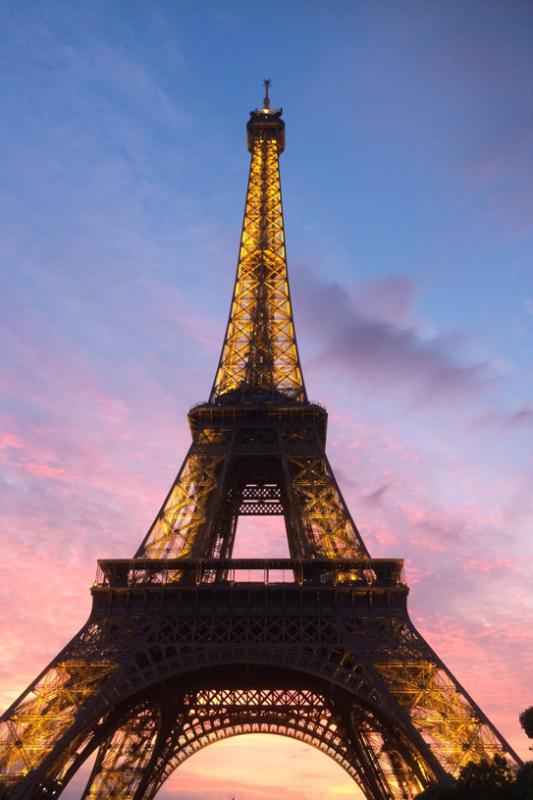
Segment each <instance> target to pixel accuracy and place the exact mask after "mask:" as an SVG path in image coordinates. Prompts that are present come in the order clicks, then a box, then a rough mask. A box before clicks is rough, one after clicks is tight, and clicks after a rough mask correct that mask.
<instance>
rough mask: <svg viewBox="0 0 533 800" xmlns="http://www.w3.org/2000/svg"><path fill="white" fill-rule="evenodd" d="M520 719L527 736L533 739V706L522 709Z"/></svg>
mask: <svg viewBox="0 0 533 800" xmlns="http://www.w3.org/2000/svg"><path fill="white" fill-rule="evenodd" d="M518 719H519V720H520V725H521V726H522V728H523V729H524V732H525V734H526V736H527V737H528V738H529V739H533V706H529V708H526V710H525V711H522V713H521V714H520V716H519V717H518Z"/></svg>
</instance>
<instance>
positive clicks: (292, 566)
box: [94, 558, 404, 588]
mask: <svg viewBox="0 0 533 800" xmlns="http://www.w3.org/2000/svg"><path fill="white" fill-rule="evenodd" d="M176 583H180V584H183V585H197V586H198V585H205V584H215V585H228V584H229V585H233V584H239V585H241V584H248V585H254V586H258V585H265V586H276V585H283V584H296V585H298V586H316V587H322V586H344V587H354V588H355V587H359V588H360V587H376V588H377V587H380V586H383V587H386V586H402V585H404V577H403V560H402V559H384V558H372V559H371V558H367V559H309V560H306V561H301V560H295V559H290V558H267V559H264V558H233V559H200V558H198V559H179V558H174V559H148V558H134V559H101V560H99V561H98V571H97V574H96V580H95V583H94V586H95V588H96V587H102V588H107V587H117V588H120V587H123V588H127V587H133V586H165V585H167V584H176Z"/></svg>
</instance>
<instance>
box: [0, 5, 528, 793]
mask: <svg viewBox="0 0 533 800" xmlns="http://www.w3.org/2000/svg"><path fill="white" fill-rule="evenodd" d="M0 10H1V19H2V23H1V24H2V36H1V43H0V63H1V71H0V74H1V78H0V85H1V89H0V91H1V98H0V99H1V122H0V131H1V141H2V151H3V152H2V159H1V161H0V218H1V220H2V231H3V233H2V238H1V243H0V255H1V260H2V264H1V284H0V330H1V341H2V346H1V349H0V391H1V398H0V459H1V471H0V518H1V521H2V525H1V529H0V530H1V534H0V535H1V537H2V580H1V582H0V603H1V608H2V612H3V613H2V623H1V624H2V636H1V639H0V655H1V661H0V705H1V707H2V708H3V707H5V706H7V705H8V704H9V703H11V702H12V701H13V700H14V699H15V697H16V696H17V695H18V694H19V693H20V692H21V691H22V690H23V689H24V688H25V686H26V685H27V684H28V683H29V682H30V681H31V680H32V679H33V678H34V677H35V675H36V674H37V673H38V672H39V671H40V670H41V669H42V668H43V667H44V666H45V665H46V664H47V663H48V661H50V659H51V658H52V657H53V656H54V655H55V654H56V653H57V651H58V650H59V649H60V648H61V647H62V646H63V645H64V644H65V643H66V642H67V641H68V639H69V638H70V637H71V636H72V635H73V634H74V633H75V632H76V631H77V630H78V628H79V627H80V626H81V625H82V624H83V622H84V621H85V619H86V617H87V615H88V612H89V608H90V595H89V587H90V584H91V583H92V581H93V579H94V574H95V568H96V559H97V558H98V557H128V556H129V555H132V554H133V552H134V551H135V549H136V548H137V546H138V544H139V543H140V541H141V539H142V537H143V536H144V534H145V532H146V529H147V528H148V526H149V524H150V523H151V521H152V519H153V516H154V515H155V513H156V511H157V510H158V508H159V506H160V503H161V501H162V499H163V497H164V496H165V494H166V492H167V490H168V487H169V485H170V484H171V482H172V480H173V479H174V476H175V473H176V472H177V469H178V466H179V464H180V463H181V460H182V458H183V456H184V455H185V452H186V448H187V447H188V444H189V440H190V437H189V433H188V429H187V424H186V413H187V410H188V408H189V407H190V406H191V405H193V404H194V403H197V402H199V401H201V400H205V399H206V398H207V395H208V392H209V389H210V386H211V382H212V379H213V375H214V371H215V367H216V363H217V359H218V355H219V351H220V345H221V341H222V336H223V332H224V325H225V321H226V318H227V313H228V308H229V301H230V294H231V289H232V282H233V277H234V271H235V262H236V256H237V247H238V239H239V233H240V225H241V220H242V209H243V201H244V193H245V188H246V179H247V170H248V159H249V155H248V153H247V151H246V144H245V123H246V121H247V118H248V112H249V111H250V109H251V108H253V107H255V106H256V105H258V104H259V103H260V101H261V97H262V91H261V90H262V87H261V81H262V79H263V78H264V77H269V78H271V79H272V91H271V95H272V101H273V104H274V105H281V106H283V109H284V119H285V121H286V125H287V146H286V152H285V153H284V155H283V156H282V162H281V168H282V182H283V191H284V210H285V223H286V234H287V249H288V260H289V271H290V278H291V288H292V293H293V299H294V312H295V322H296V329H297V334H298V340H299V346H300V352H301V356H302V361H303V369H304V375H305V379H306V383H307V389H308V392H309V394H310V396H311V398H312V399H316V400H318V401H319V402H321V403H322V404H324V405H325V406H326V407H327V408H328V411H329V415H330V416H329V439H328V453H329V456H330V460H331V461H332V464H333V467H334V469H335V472H336V475H337V478H338V480H339V482H340V484H341V488H342V490H343V491H344V493H345V496H346V498H347V500H348V502H349V504H350V507H351V509H352V511H353V514H354V517H355V519H356V521H357V523H358V525H359V528H360V530H361V532H362V534H363V537H364V538H365V541H366V544H367V545H368V547H369V549H370V551H371V553H372V555H374V556H376V557H385V556H390V557H403V558H405V560H406V575H407V580H408V583H409V585H410V587H411V595H410V610H411V615H412V618H413V620H414V622H415V624H416V625H417V627H418V628H419V630H420V631H421V632H422V633H423V634H424V635H425V636H426V637H427V639H428V640H429V642H430V643H431V645H432V646H433V647H434V648H435V649H436V650H437V652H438V653H439V655H440V656H441V657H442V658H443V659H444V660H445V662H446V664H447V665H448V667H450V668H451V669H452V671H453V672H454V673H455V675H456V676H457V678H458V679H459V680H460V681H461V682H462V683H463V685H464V686H465V688H466V689H467V690H468V691H470V692H471V693H472V694H473V696H474V698H475V699H476V701H477V702H478V703H479V704H480V706H481V707H482V708H483V709H484V710H485V711H486V712H487V713H488V715H489V716H490V718H491V719H492V721H493V722H494V723H495V724H496V725H497V726H498V728H499V729H500V731H501V732H502V733H503V735H504V736H506V738H507V739H508V740H509V741H510V743H511V744H512V745H513V746H514V747H515V748H516V750H517V751H518V752H519V754H520V755H521V756H522V757H523V758H526V757H528V744H529V742H528V740H527V739H526V738H525V736H524V735H523V733H522V731H521V729H520V727H519V725H518V720H517V716H518V713H519V712H520V711H521V710H523V709H524V708H525V707H526V706H527V705H532V704H533V680H532V672H533V667H532V664H533V561H532V558H533V535H532V532H533V489H532V486H533V458H532V444H533V400H532V397H533V394H532V390H533V190H532V187H533V103H532V101H531V87H532V86H533V55H532V48H531V43H532V41H533V5H532V4H531V2H529V0H527V1H526V2H521V1H520V0H513V2H503V1H502V2H500V1H499V0H482V2H476V0H469V2H467V3H465V2H464V0H447V1H446V2H437V1H436V2H431V3H430V2H426V1H423V2H416V1H415V0H406V2H404V3H398V2H396V0H391V1H390V2H386V1H385V0H360V2H355V3H354V2H352V0H328V2H320V1H319V0H301V2H300V1H299V0H285V1H284V2H278V1H277V0H270V1H269V2H264V3H251V2H240V0H234V1H232V0H218V1H217V0H215V1H214V2H208V0H200V2H197V1H196V0H191V2H186V0H173V1H172V0H146V1H145V2H141V1H140V0H105V1H104V0H102V1H101V0H91V2H82V0H63V2H60V1H59V0H54V1H52V2H50V1H47V0H41V1H40V2H38V3H35V2H31V0H0ZM283 536H284V534H283V532H282V531H281V530H280V527H279V525H278V523H277V522H276V521H275V524H274V523H273V522H272V521H266V522H265V521H264V520H263V522H261V524H260V525H258V526H256V527H252V526H250V525H249V524H248V525H247V526H246V527H242V528H241V529H240V530H239V531H238V534H237V548H238V552H239V553H240V554H257V555H261V556H268V555H277V554H280V555H281V554H284V553H285V552H286V550H285V544H284V541H283ZM529 755H530V754H529ZM82 782H83V776H82V777H80V779H79V780H77V781H76V783H75V785H74V784H73V786H72V787H71V788H69V790H68V791H67V792H65V794H64V797H65V798H66V800H75V798H79V795H80V787H81V785H82ZM353 786H354V785H353V784H352V783H351V781H350V779H349V778H348V777H347V776H346V774H345V773H344V772H343V771H342V770H341V769H340V768H339V767H338V766H337V765H335V764H334V763H333V762H332V761H331V760H329V759H328V758H327V757H326V756H324V755H323V754H321V753H318V752H315V751H312V750H311V749H310V748H308V747H306V746H304V745H302V744H299V743H295V742H292V741H288V740H286V739H282V738H279V737H259V736H255V737H253V736H252V737H240V738H235V739H232V740H229V741H226V742H224V743H222V744H217V745H214V746H212V747H210V748H207V749H206V750H204V751H203V752H202V753H201V754H199V755H197V756H194V757H193V758H192V759H191V760H190V761H189V762H187V763H186V764H185V765H184V767H183V768H182V769H181V770H179V771H177V772H176V773H175V774H174V775H173V777H172V779H171V780H170V781H169V782H168V784H167V785H166V786H165V788H164V790H163V791H162V792H161V795H160V796H161V797H164V798H165V800H178V798H180V799H181V800H220V798H224V799H225V800H230V798H231V797H233V796H235V797H236V798H237V800H266V798H272V796H274V795H275V796H276V797H277V798H279V800H296V799H297V798H302V797H304V796H305V797H306V798H308V799H309V800H318V799H319V798H326V800H328V799H329V800H334V799H335V797H337V796H339V795H347V796H350V795H351V796H354V797H355V796H356V793H355V790H354V788H353Z"/></svg>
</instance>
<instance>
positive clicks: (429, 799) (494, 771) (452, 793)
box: [418, 754, 531, 800]
mask: <svg viewBox="0 0 533 800" xmlns="http://www.w3.org/2000/svg"><path fill="white" fill-rule="evenodd" d="M524 780H525V781H527V776H526V778H525V779H524ZM418 797H419V798H420V800H515V799H516V800H522V799H521V796H520V795H517V794H516V792H515V780H514V773H513V771H512V769H511V768H510V767H509V765H508V763H507V761H506V760H505V758H504V757H503V756H500V755H498V754H497V755H495V756H494V758H493V759H492V761H488V760H487V759H483V760H482V761H480V762H479V763H478V764H476V763H474V762H471V763H470V764H467V765H466V766H465V767H463V768H462V770H461V772H460V774H459V777H458V779H457V783H456V785H455V786H453V787H446V788H440V787H431V788H430V789H426V791H425V792H422V794H421V795H418ZM528 800H531V798H528Z"/></svg>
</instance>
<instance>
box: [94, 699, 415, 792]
mask: <svg viewBox="0 0 533 800" xmlns="http://www.w3.org/2000/svg"><path fill="white" fill-rule="evenodd" d="M154 707H155V706H154ZM165 708H166V709H167V710H168V709H169V708H173V709H174V712H175V720H173V721H171V720H170V719H169V720H168V724H167V725H161V723H160V724H159V726H158V735H157V740H156V738H155V737H153V721H152V720H150V719H149V717H148V716H147V715H144V716H141V715H140V714H139V713H138V712H137V713H136V714H135V715H134V716H133V717H132V718H131V719H130V720H129V721H128V722H127V723H126V724H125V725H124V726H123V727H122V728H121V729H120V731H117V732H116V733H115V734H114V736H113V737H112V738H111V739H110V740H109V742H108V743H106V745H105V746H103V748H102V753H103V755H102V756H101V757H100V758H99V760H98V762H97V766H96V767H95V770H94V772H93V776H91V779H90V781H89V784H88V787H87V789H86V792H85V794H84V800H85V798H91V800H107V798H108V797H120V798H125V800H141V798H146V799H147V800H148V798H153V797H154V796H155V795H156V793H157V792H158V791H159V789H160V788H161V787H162V785H163V784H164V782H165V781H166V780H167V779H168V777H169V776H170V775H171V774H172V772H173V771H174V770H175V769H176V768H177V767H179V766H180V765H181V764H182V763H183V762H184V761H185V760H187V759H188V758H190V757H191V756H192V755H194V754H195V753H196V752H198V751H199V750H201V749H202V748H203V747H206V746H207V745H209V744H213V743H214V742H217V741H221V740H222V739H226V738H228V737H231V736H236V735H242V734H246V733H270V734H277V735H281V736H288V737H291V738H294V739H297V740H299V741H302V742H304V743H306V744H308V745H311V746H313V747H315V748H317V749H318V750H320V751H321V752H323V753H325V754H326V755H328V756H329V757H331V758H332V759H333V760H335V761H336V762H337V763H338V764H339V765H340V766H342V767H343V768H344V769H345V770H346V771H347V773H348V774H349V775H350V776H351V777H352V778H353V779H354V780H355V781H356V782H357V783H358V785H359V786H360V787H361V788H362V790H363V791H366V792H367V793H369V794H370V793H371V794H372V796H373V797H375V798H378V799H379V800H389V798H393V797H398V798H400V797H401V798H412V797H414V796H415V794H417V793H418V792H419V791H420V790H421V788H423V786H424V785H426V783H427V780H428V776H427V770H426V771H424V769H423V768H422V769H421V768H420V765H418V764H417V763H416V761H415V760H413V751H412V750H411V749H410V748H409V746H408V745H407V746H406V745H405V744H404V745H403V752H402V744H401V742H400V741H399V742H397V743H396V744H395V745H394V747H387V744H386V741H387V733H386V731H385V730H384V728H383V726H382V725H381V723H380V722H379V720H378V719H377V718H375V716H373V715H372V714H371V713H370V712H369V711H368V710H364V709H362V708H359V707H358V708H355V709H354V710H353V711H352V712H350V710H349V706H348V708H347V709H346V710H345V714H344V716H345V717H346V719H347V720H349V725H348V729H345V727H344V723H343V720H342V715H340V714H339V713H338V711H337V710H336V703H333V704H332V702H331V701H330V702H327V701H326V700H325V698H324V696H323V695H320V694H319V693H317V692H316V691H313V690H310V689H308V690H305V689H302V688H299V689H297V688H292V687H291V688H271V687H264V688H257V687H254V688H249V687H246V688H243V687H237V688H228V687H226V688H205V689H195V690H194V691H192V692H188V693H186V694H185V696H183V695H182V693H181V691H179V692H178V693H177V699H176V697H173V694H172V691H171V690H169V687H166V689H165ZM143 719H144V720H146V721H147V722H148V724H147V725H146V729H145V732H144V734H143V736H142V740H143V742H146V741H148V740H150V739H153V746H152V757H151V759H150V760H148V759H147V758H146V756H145V751H144V749H143V748H142V747H141V748H136V750H135V753H132V757H131V758H130V759H129V761H128V765H129V769H130V770H132V771H133V773H134V774H132V775H130V774H129V773H126V772H125V771H124V770H123V768H122V766H123V765H122V758H123V753H124V750H125V749H128V750H130V749H132V746H133V745H134V743H136V742H137V741H138V730H139V724H140V723H141V722H142V720H143ZM400 738H401V737H400ZM117 742H118V743H120V746H119V747H118V748H117ZM124 743H127V745H126V746H125V744H124ZM404 753H406V754H407V759H406V757H405V755H404ZM148 762H149V763H148ZM383 775H386V776H387V778H386V779H384V778H383V777H382V776H383ZM141 792H142V793H141Z"/></svg>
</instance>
